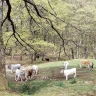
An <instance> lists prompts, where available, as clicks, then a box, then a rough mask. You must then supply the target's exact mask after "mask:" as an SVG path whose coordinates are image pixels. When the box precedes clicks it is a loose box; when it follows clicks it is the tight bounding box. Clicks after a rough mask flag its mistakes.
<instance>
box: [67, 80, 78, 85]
mask: <svg viewBox="0 0 96 96" xmlns="http://www.w3.org/2000/svg"><path fill="white" fill-rule="evenodd" d="M76 82H77V81H76V79H72V80H71V81H70V82H69V83H70V84H75V83H76Z"/></svg>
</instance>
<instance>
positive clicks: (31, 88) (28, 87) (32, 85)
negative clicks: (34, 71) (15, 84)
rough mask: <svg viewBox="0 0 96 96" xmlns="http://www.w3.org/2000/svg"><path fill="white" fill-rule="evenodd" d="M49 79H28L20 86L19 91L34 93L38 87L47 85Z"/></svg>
mask: <svg viewBox="0 0 96 96" xmlns="http://www.w3.org/2000/svg"><path fill="white" fill-rule="evenodd" d="M49 83H50V81H43V80H40V81H29V82H27V83H25V84H23V85H22V86H21V88H20V89H21V93H24V94H29V95H30V94H34V93H36V92H38V91H39V90H40V89H42V88H44V87H47V86H48V84H49Z"/></svg>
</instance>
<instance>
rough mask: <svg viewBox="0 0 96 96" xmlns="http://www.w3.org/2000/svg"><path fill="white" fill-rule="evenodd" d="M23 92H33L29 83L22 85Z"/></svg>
mask: <svg viewBox="0 0 96 96" xmlns="http://www.w3.org/2000/svg"><path fill="white" fill-rule="evenodd" d="M21 92H22V93H26V94H31V92H30V87H29V85H28V84H23V85H22V86H21Z"/></svg>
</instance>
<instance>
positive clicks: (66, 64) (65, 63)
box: [63, 61, 69, 69]
mask: <svg viewBox="0 0 96 96" xmlns="http://www.w3.org/2000/svg"><path fill="white" fill-rule="evenodd" d="M63 65H64V68H65V69H67V68H68V65H69V62H68V61H65V62H64V63H63Z"/></svg>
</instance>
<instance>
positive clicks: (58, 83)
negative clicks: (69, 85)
mask: <svg viewBox="0 0 96 96" xmlns="http://www.w3.org/2000/svg"><path fill="white" fill-rule="evenodd" d="M54 85H55V86H58V87H64V83H63V82H62V81H56V82H55V83H54Z"/></svg>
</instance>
